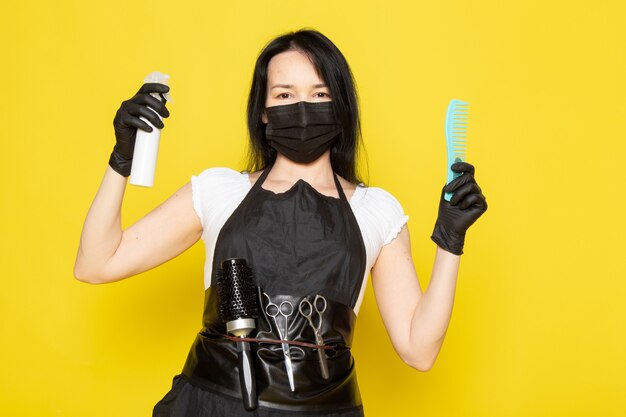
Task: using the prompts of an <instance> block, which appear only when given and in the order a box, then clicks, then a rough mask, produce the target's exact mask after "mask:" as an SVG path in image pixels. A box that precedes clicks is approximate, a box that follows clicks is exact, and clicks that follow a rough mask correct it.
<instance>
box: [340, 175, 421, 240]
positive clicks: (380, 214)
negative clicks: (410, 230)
mask: <svg viewBox="0 0 626 417" xmlns="http://www.w3.org/2000/svg"><path fill="white" fill-rule="evenodd" d="M351 204H352V209H353V211H354V214H355V217H356V218H357V220H358V221H359V223H360V224H361V225H362V227H363V228H365V229H367V231H368V233H371V234H372V235H373V236H376V238H377V239H376V240H377V241H378V244H379V245H385V244H387V243H389V242H390V241H391V240H393V238H394V237H395V236H396V235H397V234H398V233H399V232H400V230H401V229H402V226H403V225H404V224H405V223H406V222H407V221H408V219H409V216H407V215H406V214H405V212H404V209H403V207H402V204H400V202H399V201H398V199H397V198H396V197H395V196H394V195H393V194H392V193H390V192H389V191H387V190H386V189H384V188H381V187H371V186H370V187H366V186H362V185H359V186H357V189H356V194H355V199H354V201H352V202H351Z"/></svg>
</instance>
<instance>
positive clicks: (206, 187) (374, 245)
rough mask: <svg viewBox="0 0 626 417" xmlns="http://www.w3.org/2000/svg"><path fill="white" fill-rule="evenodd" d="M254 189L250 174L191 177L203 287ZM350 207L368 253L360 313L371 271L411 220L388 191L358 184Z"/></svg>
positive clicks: (227, 171)
mask: <svg viewBox="0 0 626 417" xmlns="http://www.w3.org/2000/svg"><path fill="white" fill-rule="evenodd" d="M251 188H252V184H251V183H250V179H249V177H248V172H246V171H242V172H239V171H236V170H234V169H231V168H225V167H215V168H208V169H205V170H204V171H202V172H201V173H200V174H199V175H197V176H196V175H192V176H191V190H192V198H193V207H194V210H195V212H196V214H197V215H198V217H199V218H200V222H201V223H202V227H203V231H202V240H203V241H204V245H205V248H206V258H205V263H204V288H205V289H207V288H209V286H210V285H211V272H212V270H213V253H214V252H215V244H216V241H217V236H218V234H219V232H220V230H221V229H222V226H224V223H226V220H228V218H229V217H230V215H231V214H232V213H233V211H234V210H235V209H236V208H237V207H238V206H239V204H240V203H241V201H242V200H243V198H244V197H245V196H246V194H247V193H248V192H249V191H250V189H251ZM349 202H350V207H351V208H352V212H353V213H354V217H356V220H357V223H358V225H359V228H360V229H361V235H362V236H363V242H364V244H365V251H366V253H367V260H366V262H367V265H366V268H365V274H364V276H363V283H362V285H361V291H360V294H359V297H358V299H357V302H356V304H355V306H354V313H355V314H358V312H359V308H360V306H361V302H362V301H363V294H364V293H365V287H366V285H367V278H368V277H369V274H370V270H371V269H372V266H373V265H374V263H375V262H376V258H378V254H379V253H380V250H381V249H382V247H383V246H384V245H386V244H388V243H389V242H391V241H392V240H393V239H394V238H395V237H396V236H397V234H398V233H399V232H400V230H401V229H402V226H403V225H404V224H405V223H406V222H407V221H408V219H409V216H407V215H405V214H404V210H403V209H402V206H401V205H400V203H399V202H398V200H396V198H395V197H394V196H393V195H391V194H390V193H389V192H387V191H385V190H384V189H382V188H379V187H365V186H364V185H363V184H359V185H358V186H357V187H356V189H355V191H354V193H353V194H352V196H351V197H350V201H349Z"/></svg>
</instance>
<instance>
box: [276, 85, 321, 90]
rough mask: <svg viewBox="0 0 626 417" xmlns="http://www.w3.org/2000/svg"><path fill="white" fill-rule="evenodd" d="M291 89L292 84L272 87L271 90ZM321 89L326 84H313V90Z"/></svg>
mask: <svg viewBox="0 0 626 417" xmlns="http://www.w3.org/2000/svg"><path fill="white" fill-rule="evenodd" d="M293 87H294V85H293V84H276V85H274V86H272V88H271V90H273V89H274V88H293ZM322 87H326V84H315V85H314V86H313V88H322Z"/></svg>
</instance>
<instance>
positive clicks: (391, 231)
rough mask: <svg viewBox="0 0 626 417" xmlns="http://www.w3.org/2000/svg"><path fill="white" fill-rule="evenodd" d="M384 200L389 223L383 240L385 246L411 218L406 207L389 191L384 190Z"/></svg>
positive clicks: (387, 222)
mask: <svg viewBox="0 0 626 417" xmlns="http://www.w3.org/2000/svg"><path fill="white" fill-rule="evenodd" d="M381 194H382V196H381V198H382V200H383V201H384V203H383V204H384V206H385V210H384V213H385V216H384V218H385V222H386V225H387V234H386V236H385V240H384V241H383V246H384V245H386V244H388V243H390V242H391V241H392V240H393V239H395V237H396V236H397V235H398V233H400V231H401V230H402V226H404V225H405V224H406V222H407V221H408V220H409V216H408V215H406V214H405V213H404V209H403V208H402V205H401V204H400V202H399V201H398V200H397V199H396V198H395V197H394V196H393V195H391V194H390V193H389V192H387V191H385V190H382V193H381Z"/></svg>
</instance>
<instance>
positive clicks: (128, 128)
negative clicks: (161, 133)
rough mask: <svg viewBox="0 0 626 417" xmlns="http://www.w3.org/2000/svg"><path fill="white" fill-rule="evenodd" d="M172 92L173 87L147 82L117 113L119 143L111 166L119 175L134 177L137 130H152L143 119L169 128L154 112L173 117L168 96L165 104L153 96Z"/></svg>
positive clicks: (159, 126)
mask: <svg viewBox="0 0 626 417" xmlns="http://www.w3.org/2000/svg"><path fill="white" fill-rule="evenodd" d="M169 90H170V88H169V87H168V86H167V85H165V84H160V83H146V84H144V85H142V86H141V88H140V89H139V91H138V92H137V94H135V95H134V96H133V97H132V98H131V99H129V100H126V101H123V102H122V105H121V106H120V108H119V109H118V110H117V113H116V114H115V118H114V119H113V127H114V128H115V139H116V142H115V147H114V148H113V152H111V157H110V158H109V165H110V166H111V168H113V170H115V171H116V172H117V173H118V174H120V175H122V176H124V177H128V176H129V175H130V168H131V165H132V161H133V152H134V150H135V138H136V136H137V129H142V130H145V131H147V132H151V131H152V127H150V126H149V125H148V124H147V123H146V122H144V121H143V120H141V119H140V118H139V117H140V116H142V117H144V118H146V119H147V120H148V121H150V123H152V124H153V125H154V126H156V127H157V128H159V129H163V127H165V125H164V124H163V122H162V121H161V120H160V119H159V117H158V116H157V115H156V114H155V113H154V111H152V110H151V109H154V110H155V111H156V112H157V113H159V115H161V117H169V115H170V112H169V111H168V110H167V108H166V107H165V102H166V100H165V97H163V95H162V94H161V99H162V100H163V101H159V100H158V99H157V98H155V97H153V96H151V95H150V93H167V92H168V91H169Z"/></svg>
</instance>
